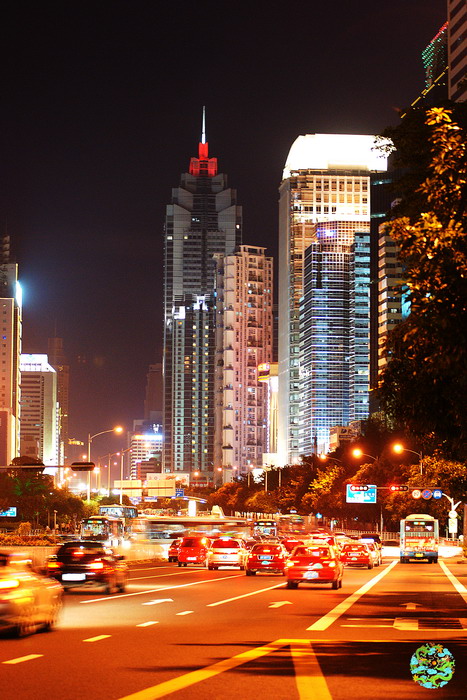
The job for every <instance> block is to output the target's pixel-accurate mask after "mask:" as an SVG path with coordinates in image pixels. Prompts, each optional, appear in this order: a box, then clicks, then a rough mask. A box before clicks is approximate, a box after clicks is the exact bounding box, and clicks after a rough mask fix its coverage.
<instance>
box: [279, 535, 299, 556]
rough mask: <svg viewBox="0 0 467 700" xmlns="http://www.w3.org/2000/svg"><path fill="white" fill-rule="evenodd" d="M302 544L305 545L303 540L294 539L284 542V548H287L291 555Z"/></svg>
mask: <svg viewBox="0 0 467 700" xmlns="http://www.w3.org/2000/svg"><path fill="white" fill-rule="evenodd" d="M301 544H303V540H295V539H293V538H287V539H285V540H282V546H283V547H285V548H286V550H287V551H288V553H289V554H290V553H291V552H293V551H294V549H295V547H298V546H299V545H301Z"/></svg>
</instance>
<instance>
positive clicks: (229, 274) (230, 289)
mask: <svg viewBox="0 0 467 700" xmlns="http://www.w3.org/2000/svg"><path fill="white" fill-rule="evenodd" d="M272 285H273V263H272V258H269V257H267V256H266V254H265V248H260V247H258V246H250V245H242V246H240V250H238V251H237V252H236V253H235V254H233V255H228V256H226V257H224V258H220V256H219V275H218V287H217V302H218V303H217V323H216V326H217V336H218V341H217V348H218V359H217V362H216V369H217V377H218V388H217V391H216V397H218V401H216V404H217V406H216V417H217V420H216V430H215V434H216V447H217V449H216V453H215V459H214V463H215V465H216V467H218V468H221V467H222V468H223V470H224V476H227V479H228V478H229V477H230V476H231V475H232V474H237V475H239V474H245V473H247V472H248V470H249V469H253V468H254V467H257V466H262V464H263V453H265V452H268V424H267V418H268V403H267V399H268V386H267V384H266V383H265V382H262V381H259V379H258V366H259V365H262V364H265V363H268V364H269V363H270V362H272V344H273V303H272V301H273V287H272ZM219 481H220V479H219Z"/></svg>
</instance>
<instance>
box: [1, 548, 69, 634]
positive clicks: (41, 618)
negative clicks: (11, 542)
mask: <svg viewBox="0 0 467 700" xmlns="http://www.w3.org/2000/svg"><path fill="white" fill-rule="evenodd" d="M62 598H63V588H62V586H61V585H60V584H59V583H58V582H57V581H55V580H54V579H51V578H48V577H46V576H43V575H41V574H39V573H37V572H36V571H35V570H34V569H33V566H32V561H31V559H30V558H29V557H28V555H27V554H22V553H21V552H4V551H3V552H0V629H2V630H8V631H10V632H13V633H14V634H15V636H18V637H24V636H26V635H28V634H32V633H33V632H36V631H37V630H38V629H41V628H42V629H44V630H51V629H52V628H53V627H55V625H56V623H57V620H58V617H59V614H60V610H61V608H62Z"/></svg>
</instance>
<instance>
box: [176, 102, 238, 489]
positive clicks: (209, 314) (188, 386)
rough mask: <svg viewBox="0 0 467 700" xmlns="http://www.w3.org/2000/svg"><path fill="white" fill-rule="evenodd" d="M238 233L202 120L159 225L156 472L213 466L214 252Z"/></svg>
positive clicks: (226, 247) (226, 251)
mask: <svg viewBox="0 0 467 700" xmlns="http://www.w3.org/2000/svg"><path fill="white" fill-rule="evenodd" d="M241 238H242V210H241V207H240V206H238V205H237V201H236V191H235V190H233V189H231V188H229V186H228V183H227V176H226V175H224V174H222V173H218V169H217V158H210V157H209V150H208V143H207V141H206V131H205V122H204V114H203V128H202V136H201V142H200V143H199V147H198V157H197V158H192V159H191V161H190V167H189V172H188V173H183V174H182V176H181V182H180V186H179V187H177V188H175V189H173V190H172V202H171V204H169V205H168V206H167V208H166V219H165V230H164V350H163V353H164V354H163V381H164V409H163V412H164V471H169V472H170V471H188V472H191V471H194V470H199V471H201V472H203V473H204V475H205V476H206V478H209V479H212V474H213V466H214V464H213V463H214V405H215V400H214V382H215V371H214V361H215V320H216V319H215V308H214V307H215V296H214V287H215V274H216V262H215V259H214V256H215V255H230V254H232V253H233V252H234V251H235V249H236V248H237V247H238V245H239V244H240V243H241Z"/></svg>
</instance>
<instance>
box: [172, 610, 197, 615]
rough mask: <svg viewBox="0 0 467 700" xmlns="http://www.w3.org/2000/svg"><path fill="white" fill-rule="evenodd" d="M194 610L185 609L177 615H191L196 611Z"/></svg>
mask: <svg viewBox="0 0 467 700" xmlns="http://www.w3.org/2000/svg"><path fill="white" fill-rule="evenodd" d="M194 612H195V611H194V610H184V611H183V612H179V613H176V614H177V615H191V613H194Z"/></svg>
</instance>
